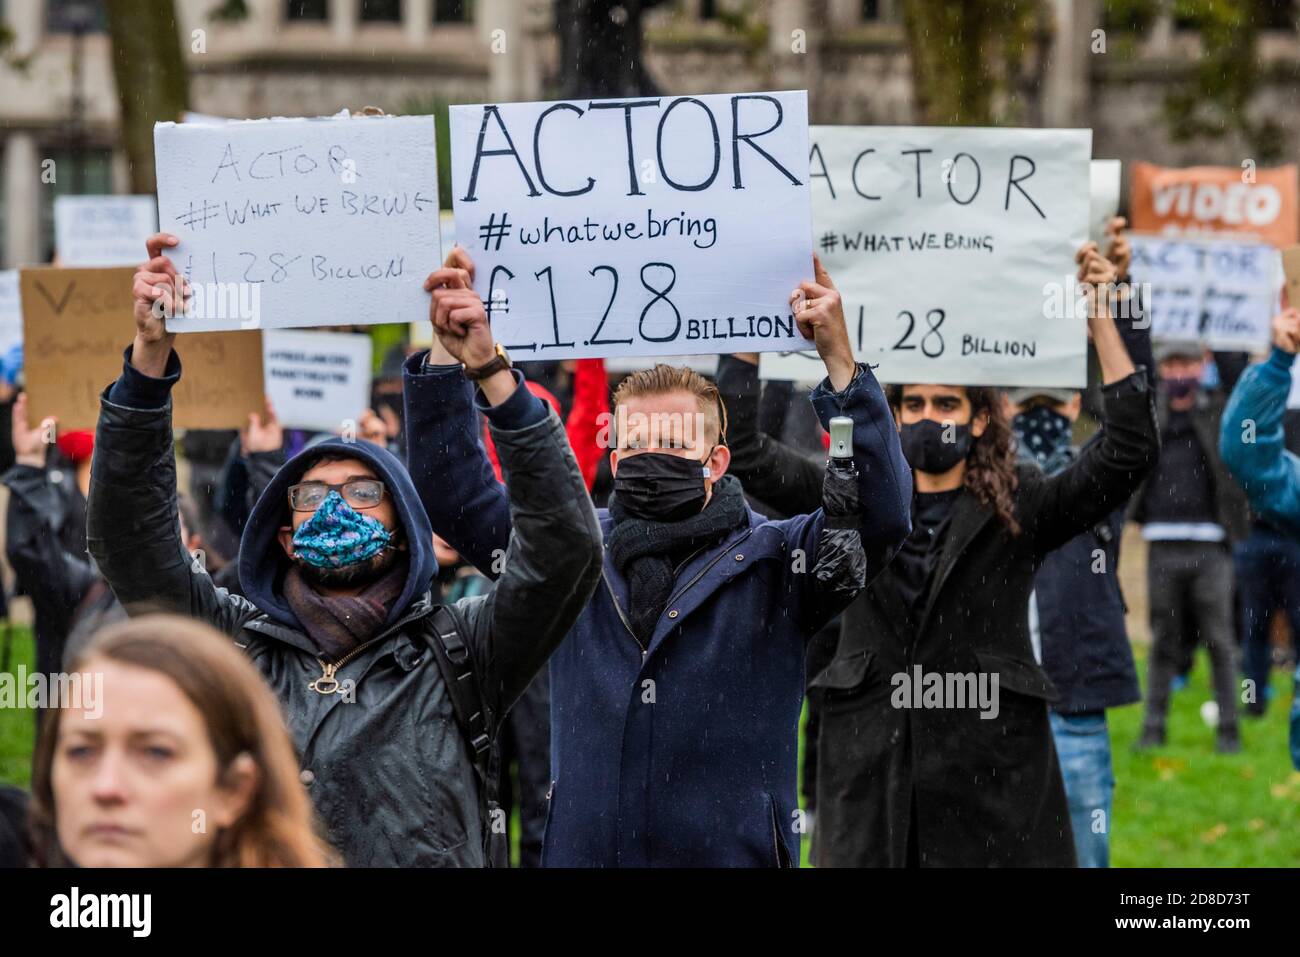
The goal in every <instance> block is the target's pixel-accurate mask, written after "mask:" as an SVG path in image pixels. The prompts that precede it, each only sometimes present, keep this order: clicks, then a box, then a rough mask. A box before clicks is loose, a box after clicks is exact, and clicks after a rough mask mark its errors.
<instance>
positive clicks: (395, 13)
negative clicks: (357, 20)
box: [361, 0, 402, 23]
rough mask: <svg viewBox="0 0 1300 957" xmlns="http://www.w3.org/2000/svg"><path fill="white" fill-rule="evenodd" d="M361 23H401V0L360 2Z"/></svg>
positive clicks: (362, 0)
mask: <svg viewBox="0 0 1300 957" xmlns="http://www.w3.org/2000/svg"><path fill="white" fill-rule="evenodd" d="M361 22H362V23H401V22H402V0H361Z"/></svg>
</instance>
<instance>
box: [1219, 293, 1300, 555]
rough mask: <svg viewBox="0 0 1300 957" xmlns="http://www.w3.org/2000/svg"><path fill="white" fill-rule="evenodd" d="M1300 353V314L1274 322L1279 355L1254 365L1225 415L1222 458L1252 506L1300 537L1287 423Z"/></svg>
mask: <svg viewBox="0 0 1300 957" xmlns="http://www.w3.org/2000/svg"><path fill="white" fill-rule="evenodd" d="M1298 349H1300V310H1296V309H1287V310H1286V311H1285V312H1283V313H1281V314H1280V315H1278V316H1276V317H1274V319H1273V351H1272V352H1271V353H1270V354H1269V357H1268V360H1267V361H1265V362H1261V363H1257V364H1256V365H1253V366H1251V367H1250V368H1249V369H1247V370H1246V371H1245V372H1244V373H1242V376H1241V379H1240V380H1239V381H1238V382H1237V387H1236V388H1235V389H1233V390H1232V396H1231V397H1230V398H1229V399H1228V405H1227V407H1226V408H1225V409H1224V411H1223V421H1222V424H1221V426H1220V432H1219V453H1220V454H1221V455H1222V456H1223V462H1224V464H1225V465H1227V467H1228V471H1229V472H1231V473H1232V476H1233V478H1235V479H1236V480H1237V481H1238V482H1240V483H1241V487H1242V488H1243V489H1244V490H1245V492H1246V497H1247V498H1248V499H1249V501H1250V507H1251V508H1253V509H1255V511H1257V512H1259V513H1260V514H1261V515H1264V516H1266V517H1267V518H1268V519H1269V520H1270V521H1273V522H1276V523H1277V524H1278V525H1280V526H1282V527H1283V528H1285V529H1287V531H1289V532H1290V533H1291V534H1292V535H1296V536H1300V458H1297V457H1296V456H1295V455H1294V454H1292V453H1291V452H1289V451H1287V448H1286V443H1285V435H1284V432H1283V428H1282V418H1283V416H1284V415H1285V413H1286V400H1287V396H1288V394H1289V393H1290V390H1291V366H1292V365H1293V364H1294V363H1295V354H1296V351H1297V350H1298Z"/></svg>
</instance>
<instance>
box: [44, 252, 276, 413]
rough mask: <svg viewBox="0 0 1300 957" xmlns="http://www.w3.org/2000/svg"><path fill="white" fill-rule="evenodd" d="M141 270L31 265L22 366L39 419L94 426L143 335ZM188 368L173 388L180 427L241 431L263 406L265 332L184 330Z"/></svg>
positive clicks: (179, 342) (181, 345) (179, 345)
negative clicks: (137, 297) (135, 289)
mask: <svg viewBox="0 0 1300 957" xmlns="http://www.w3.org/2000/svg"><path fill="white" fill-rule="evenodd" d="M134 273H135V269H134V268H133V267H130V266H124V267H120V268H116V269H60V268H56V267H53V266H39V267H33V268H25V269H23V270H22V271H21V273H20V275H19V286H20V289H21V296H22V303H23V343H24V346H23V365H24V378H25V382H26V390H27V396H28V398H27V410H28V417H29V422H28V424H29V425H31V426H35V425H37V424H38V423H40V421H41V420H42V419H44V418H45V417H46V416H51V415H53V416H56V417H57V418H58V421H59V428H60V430H71V429H93V428H94V427H95V423H96V422H97V421H98V420H99V397H100V395H101V394H102V393H103V391H104V389H105V388H107V387H108V385H109V384H110V383H112V382H113V381H114V380H115V379H117V377H118V376H119V375H121V372H122V353H123V350H125V349H126V347H127V346H128V345H130V343H131V340H132V339H133V338H134V337H135V317H134V316H133V314H132V296H131V282H132V277H133V275H134ZM176 351H177V353H178V354H179V355H180V357H181V364H182V366H183V368H184V373H183V374H182V376H181V379H180V382H178V383H177V385H176V388H175V389H174V390H173V393H172V403H173V404H172V424H173V425H174V426H175V427H176V428H180V429H234V428H240V427H241V426H243V425H245V424H247V422H248V414H249V413H250V412H254V411H261V410H262V408H263V401H264V400H263V389H264V384H263V381H262V334H261V333H260V332H258V331H250V332H203V333H188V334H185V335H181V336H178V337H177V338H176Z"/></svg>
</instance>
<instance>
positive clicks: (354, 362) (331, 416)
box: [263, 329, 373, 432]
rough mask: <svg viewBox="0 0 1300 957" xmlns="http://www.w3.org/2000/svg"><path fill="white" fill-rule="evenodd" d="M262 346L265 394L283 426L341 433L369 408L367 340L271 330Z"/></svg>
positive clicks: (359, 336) (370, 345)
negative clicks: (349, 423)
mask: <svg viewBox="0 0 1300 957" xmlns="http://www.w3.org/2000/svg"><path fill="white" fill-rule="evenodd" d="M263 343H264V345H263V350H264V363H265V368H266V394H267V397H268V398H269V399H270V400H271V405H272V407H273V408H274V409H275V414H276V418H278V419H279V420H280V424H281V425H284V426H286V427H288V428H298V429H313V430H317V431H321V432H338V431H340V430H341V429H344V428H345V427H346V425H347V423H348V422H352V423H353V424H355V423H356V422H357V421H358V420H359V419H360V417H361V414H362V413H363V412H364V411H365V410H366V408H367V406H369V405H370V380H371V350H372V348H373V343H372V342H371V339H370V337H369V336H367V335H363V334H349V333H341V332H290V331H287V330H283V329H272V330H268V331H267V332H266V333H265V334H264V338H263Z"/></svg>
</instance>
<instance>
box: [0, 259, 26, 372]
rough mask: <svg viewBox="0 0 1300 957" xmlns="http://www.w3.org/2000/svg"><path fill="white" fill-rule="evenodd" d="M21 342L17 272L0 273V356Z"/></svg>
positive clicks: (20, 305)
mask: <svg viewBox="0 0 1300 957" xmlns="http://www.w3.org/2000/svg"><path fill="white" fill-rule="evenodd" d="M22 341H23V305H22V298H21V295H20V293H19V291H18V270H17V269H6V270H4V271H2V272H0V356H2V355H4V354H5V353H6V352H8V351H9V350H10V348H12V347H13V346H16V345H18V344H19V343H20V342H22Z"/></svg>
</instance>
